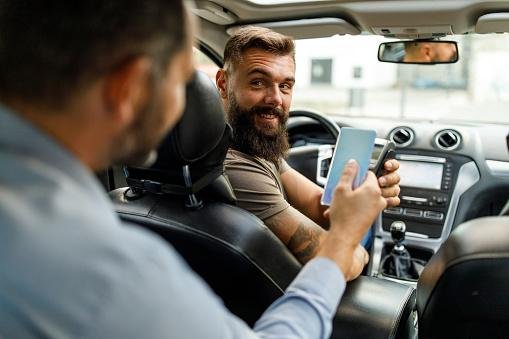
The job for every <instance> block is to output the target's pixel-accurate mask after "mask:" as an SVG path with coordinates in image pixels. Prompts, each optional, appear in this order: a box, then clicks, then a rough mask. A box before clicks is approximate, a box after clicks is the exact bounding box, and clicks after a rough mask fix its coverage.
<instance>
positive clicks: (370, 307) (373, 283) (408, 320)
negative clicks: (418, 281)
mask: <svg viewBox="0 0 509 339" xmlns="http://www.w3.org/2000/svg"><path fill="white" fill-rule="evenodd" d="M414 309H415V289H414V288H412V287H410V286H407V285H403V284H400V283H396V282H393V281H389V280H385V279H380V278H376V277H366V276H360V277H359V278H357V279H355V280H354V281H352V282H349V283H348V285H347V289H346V291H345V294H344V295H343V298H342V299H341V303H340V304H339V308H338V311H337V313H336V317H335V318H334V330H333V335H332V338H338V339H339V338H366V339H370V338H372V339H375V338H377V339H378V338H410V337H411V336H410V333H409V332H411V331H413V330H414V328H413V322H414V316H415V314H413V313H412V312H413V311H414Z"/></svg>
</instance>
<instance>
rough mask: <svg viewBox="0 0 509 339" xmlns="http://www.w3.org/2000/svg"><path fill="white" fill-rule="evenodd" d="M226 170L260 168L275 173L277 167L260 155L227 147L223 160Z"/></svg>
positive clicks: (265, 171)
mask: <svg viewBox="0 0 509 339" xmlns="http://www.w3.org/2000/svg"><path fill="white" fill-rule="evenodd" d="M224 165H225V168H226V170H227V171H228V170H235V169H241V170H250V171H253V170H256V169H257V170H260V171H262V172H264V173H271V174H272V175H277V173H278V169H277V167H276V165H274V164H273V163H272V162H270V161H268V160H265V159H262V158H260V157H256V156H252V155H249V154H246V153H243V152H241V151H237V150H234V149H231V148H230V149H229V150H228V153H227V154H226V159H225V161H224Z"/></svg>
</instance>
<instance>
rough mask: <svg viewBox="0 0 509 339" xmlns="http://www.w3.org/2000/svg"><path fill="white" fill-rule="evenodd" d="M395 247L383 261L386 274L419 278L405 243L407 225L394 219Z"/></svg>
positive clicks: (392, 226) (393, 239)
mask: <svg viewBox="0 0 509 339" xmlns="http://www.w3.org/2000/svg"><path fill="white" fill-rule="evenodd" d="M390 231H391V237H392V241H393V242H394V247H393V248H392V251H391V253H390V254H388V255H387V256H386V257H385V258H384V260H383V263H382V270H383V272H384V273H385V274H386V275H389V276H393V277H396V278H403V279H412V280H417V279H418V278H419V274H418V272H417V269H416V267H415V264H414V262H413V261H412V258H411V257H410V253H408V251H407V249H406V248H405V246H404V245H403V241H404V240H405V232H406V225H405V223H404V222H403V221H394V222H393V223H392V224H391V227H390Z"/></svg>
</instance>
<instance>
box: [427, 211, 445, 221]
mask: <svg viewBox="0 0 509 339" xmlns="http://www.w3.org/2000/svg"><path fill="white" fill-rule="evenodd" d="M424 217H425V218H428V219H434V220H442V219H443V218H444V214H443V213H440V212H435V211H424Z"/></svg>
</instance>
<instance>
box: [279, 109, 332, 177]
mask: <svg viewBox="0 0 509 339" xmlns="http://www.w3.org/2000/svg"><path fill="white" fill-rule="evenodd" d="M298 117H305V118H309V119H311V120H313V121H315V122H318V124H319V125H320V126H321V127H322V129H323V130H325V131H326V132H327V134H329V135H330V139H329V138H327V139H328V140H323V139H320V140H312V141H311V142H310V143H307V144H306V145H303V146H297V147H292V148H291V149H290V152H289V157H288V163H289V164H290V166H291V167H292V168H294V169H295V170H297V171H298V172H300V173H302V174H303V175H304V176H306V177H307V178H308V179H310V180H311V181H313V182H315V183H317V184H319V185H321V186H323V185H324V184H325V180H326V177H327V171H328V165H329V163H330V158H332V153H333V150H334V143H335V141H336V140H337V138H338V136H339V131H340V127H339V125H338V124H337V123H336V122H334V120H332V119H331V118H329V117H326V116H324V115H322V114H319V113H316V112H313V111H307V110H295V111H291V112H290V118H291V119H293V118H298ZM288 132H289V136H290V137H291V136H292V126H291V124H289V131H288ZM332 140H333V142H331V141H332ZM313 141H314V142H313Z"/></svg>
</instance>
